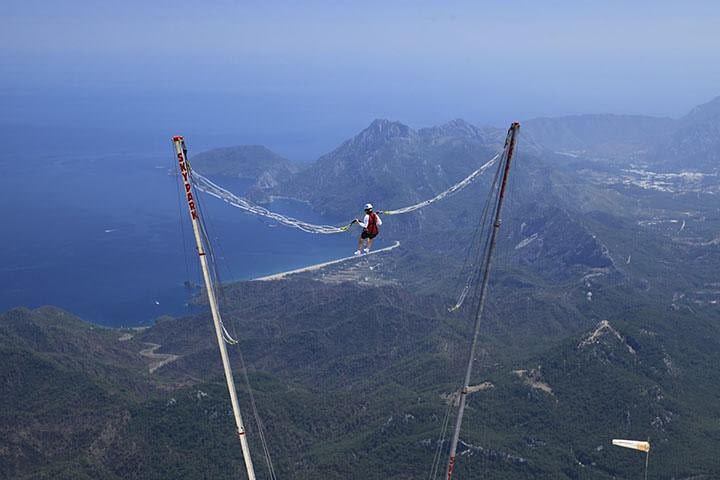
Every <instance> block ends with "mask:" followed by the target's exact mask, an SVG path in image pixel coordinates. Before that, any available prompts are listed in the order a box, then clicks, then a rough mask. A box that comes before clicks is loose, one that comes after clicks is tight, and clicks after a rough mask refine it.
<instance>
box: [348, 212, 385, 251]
mask: <svg viewBox="0 0 720 480" xmlns="http://www.w3.org/2000/svg"><path fill="white" fill-rule="evenodd" d="M353 223H357V224H358V225H360V226H361V227H362V228H363V231H362V233H361V234H360V238H358V247H357V250H356V251H355V255H360V254H361V253H363V251H364V252H365V253H370V248H372V242H373V239H374V238H375V237H377V235H378V233H380V225H382V220H380V216H379V215H378V214H377V213H375V212H373V206H372V203H366V204H365V218H363V221H362V222H361V221H360V220H358V219H357V218H356V219H355V220H353ZM366 241H367V246H366V247H365V248H364V249H363V244H364V243H365V242H366Z"/></svg>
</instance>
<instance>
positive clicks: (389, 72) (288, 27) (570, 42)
mask: <svg viewBox="0 0 720 480" xmlns="http://www.w3.org/2000/svg"><path fill="white" fill-rule="evenodd" d="M2 12H3V13H2V17H0V105H2V107H1V109H0V122H2V123H4V124H9V123H10V124H22V125H47V126H55V125H62V126H66V127H81V128H85V127H88V126H92V127H100V128H104V129H114V130H117V131H132V132H143V133H146V134H153V135H154V134H155V132H157V135H166V134H167V133H168V132H183V133H186V135H187V134H188V132H190V133H192V134H195V135H197V136H199V137H202V138H204V141H205V142H206V143H212V142H213V141H217V142H220V143H225V144H227V143H240V142H243V143H248V142H253V143H265V144H267V145H269V146H271V147H275V148H277V149H278V150H280V151H281V152H282V153H286V154H289V155H297V156H299V157H304V156H308V155H310V156H313V155H316V154H317V153H320V152H322V151H323V150H325V149H327V148H328V147H330V146H333V145H335V144H337V143H338V142H339V141H340V140H341V139H343V138H345V137H347V136H349V135H351V134H353V133H355V132H356V131H358V130H359V129H361V128H362V127H364V126H365V125H366V124H368V123H369V122H370V121H371V120H372V119H373V118H376V117H387V118H391V119H396V120H400V121H402V122H404V123H408V124H410V125H412V126H414V127H421V126H428V125H433V124H438V123H442V122H445V121H447V120H450V119H452V118H457V117H461V118H465V119H466V120H469V121H471V122H473V123H476V124H486V123H489V124H494V125H504V124H505V123H507V122H508V121H510V120H513V119H527V118H530V117H535V116H554V115H563V114H573V113H598V112H612V113H644V114H651V115H667V116H680V115H682V114H684V113H685V112H686V111H687V110H688V109H689V108H691V107H692V106H694V105H696V104H698V103H703V102H706V101H708V100H710V99H711V98H713V97H715V96H718V95H720V61H719V60H720V2H718V1H717V0H713V1H710V0H708V1H672V2H670V1H652V2H650V1H647V2H645V1H632V2H631V1H581V0H572V1H539V0H536V1H521V0H517V1H513V2H500V1H494V2H480V1H476V2H450V1H448V2H439V1H438V2H390V1H382V2H381V1H378V2H375V1H363V2H313V1H303V2H290V1H283V2H271V1H268V2H240V1H238V2H233V1H203V2H200V1H197V2H190V1H184V0H175V1H163V0H160V1H158V0H153V1H135V0H129V1H127V0H126V1H124V2H109V1H106V2H104V1H100V0H93V1H85V0H67V1H62V2H58V1H50V0H46V1H34V0H20V1H18V0H3V1H2ZM163 138H164V137H163ZM212 139H215V140H212Z"/></svg>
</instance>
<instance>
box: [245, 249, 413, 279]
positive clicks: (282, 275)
mask: <svg viewBox="0 0 720 480" xmlns="http://www.w3.org/2000/svg"><path fill="white" fill-rule="evenodd" d="M399 246H400V242H399V241H395V243H394V244H392V245H390V246H389V247H384V248H380V249H378V250H373V251H372V252H370V253H366V254H364V255H359V256H355V255H353V256H351V257H343V258H338V259H337V260H330V261H329V262H322V263H316V264H314V265H308V266H307V267H301V268H296V269H294V270H288V271H285V272H279V273H274V274H272V275H266V276H263V277H257V278H253V279H251V281H253V282H271V281H274V280H282V279H283V278H285V277H287V276H290V275H294V274H296V273H304V272H312V271H315V270H320V269H323V268H325V267H328V266H330V265H336V264H338V263H343V262H347V261H349V260H359V259H362V258H365V257H368V256H370V255H375V254H377V253H382V252H389V251H390V250H394V249H396V248H398V247H399Z"/></svg>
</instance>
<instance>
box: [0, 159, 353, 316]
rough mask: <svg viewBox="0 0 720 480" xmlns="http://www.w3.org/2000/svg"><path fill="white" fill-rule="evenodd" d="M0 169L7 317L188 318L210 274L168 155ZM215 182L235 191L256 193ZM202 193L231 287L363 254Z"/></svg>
mask: <svg viewBox="0 0 720 480" xmlns="http://www.w3.org/2000/svg"><path fill="white" fill-rule="evenodd" d="M191 158H192V157H191ZM0 167H1V168H2V170H3V174H2V176H1V177H0V201H1V203H2V205H3V207H2V208H3V226H2V235H1V236H0V310H2V311H4V310H7V309H9V308H11V307H15V306H27V307H37V306H40V305H56V306H59V307H61V308H63V309H66V310H68V311H69V312H71V313H74V314H76V315H78V316H80V317H81V318H83V319H85V320H88V321H91V322H94V323H98V324H102V325H108V326H125V327H129V326H141V325H147V324H149V323H151V322H152V321H153V319H155V318H157V317H158V316H161V315H172V316H178V315H182V314H185V313H188V311H189V310H188V309H189V307H188V305H187V303H188V300H189V298H190V296H191V295H192V292H191V291H189V290H188V288H187V287H186V286H185V282H186V281H190V282H192V283H193V284H199V283H200V281H201V277H200V274H199V268H198V265H197V256H196V255H195V254H194V252H195V247H194V241H193V239H192V236H191V227H190V223H189V220H188V212H187V207H186V205H185V204H184V203H182V201H181V199H180V198H179V193H178V183H177V175H176V174H175V169H176V164H175V159H174V156H173V153H172V151H171V150H170V148H168V150H167V152H166V153H154V152H153V153H142V152H135V153H132V152H126V153H117V154H99V153H95V154H93V153H87V154H75V155H49V154H42V153H40V154H36V155H27V154H24V155H13V156H11V157H7V156H6V157H4V158H3V159H2V161H0ZM214 180H216V181H217V182H218V183H219V184H220V185H223V186H226V187H228V188H230V189H231V190H233V191H236V192H237V193H242V191H243V189H244V188H246V187H247V185H246V184H243V183H242V182H240V181H234V182H229V181H228V180H226V179H217V178H216V179H214ZM200 195H201V196H202V204H203V206H204V211H205V219H206V222H207V223H208V228H209V230H210V233H211V235H212V241H213V244H214V250H215V252H216V255H217V257H218V259H219V265H220V266H219V273H220V275H221V278H222V280H223V281H230V280H242V279H250V278H254V277H257V276H261V275H266V274H271V273H276V272H280V271H284V270H288V269H293V268H298V267H301V266H305V265H309V264H313V263H318V262H321V261H327V260H331V259H334V258H338V257H343V256H347V255H349V254H351V253H352V251H353V250H354V245H355V238H354V235H351V234H342V235H313V234H308V233H304V232H301V231H299V230H295V229H290V228H287V227H283V226H279V225H276V224H274V223H271V222H269V221H266V220H264V219H260V218H258V217H253V216H249V215H247V214H244V213H242V212H241V211H240V210H237V209H235V208H232V207H230V206H228V205H226V204H225V203H223V202H221V201H220V200H217V199H214V198H211V197H209V196H207V195H204V194H202V193H201V194H200ZM272 208H273V209H275V210H278V211H281V212H283V213H286V214H291V215H294V216H296V217H298V218H302V219H304V220H308V221H312V222H322V223H336V222H332V221H331V220H328V219H323V218H320V217H319V216H318V215H317V214H315V213H313V212H312V211H311V210H310V209H309V208H308V207H307V206H305V205H304V204H301V203H299V202H292V201H283V202H275V203H273V204H272ZM355 213H356V212H349V213H348V216H349V217H351V216H354V214H355Z"/></svg>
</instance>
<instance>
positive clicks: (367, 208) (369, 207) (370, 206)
mask: <svg viewBox="0 0 720 480" xmlns="http://www.w3.org/2000/svg"><path fill="white" fill-rule="evenodd" d="M372 209H373V206H372V203H366V204H365V210H372Z"/></svg>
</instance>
